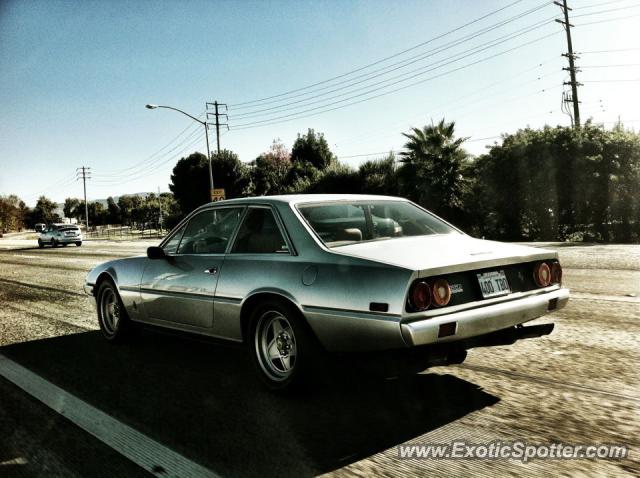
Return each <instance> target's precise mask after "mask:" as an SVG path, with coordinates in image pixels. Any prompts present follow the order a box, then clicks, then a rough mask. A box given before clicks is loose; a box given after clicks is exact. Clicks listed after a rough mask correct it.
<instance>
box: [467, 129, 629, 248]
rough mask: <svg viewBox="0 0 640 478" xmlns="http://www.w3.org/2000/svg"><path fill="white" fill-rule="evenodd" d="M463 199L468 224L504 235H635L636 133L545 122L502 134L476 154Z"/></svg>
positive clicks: (538, 237)
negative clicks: (468, 190) (469, 216)
mask: <svg viewBox="0 0 640 478" xmlns="http://www.w3.org/2000/svg"><path fill="white" fill-rule="evenodd" d="M473 176H474V177H475V179H476V180H475V183H474V186H473V189H472V192H471V193H470V196H469V197H468V198H467V199H466V201H467V204H468V205H470V207H471V208H472V209H473V215H474V216H475V217H478V218H482V220H481V221H479V222H478V225H477V226H476V230H477V231H478V232H480V233H481V234H482V235H488V236H490V237H493V238H497V239H507V240H523V239H524V240H557V239H562V240H566V239H568V240H591V241H592V240H598V241H612V240H613V241H621V242H632V241H634V240H635V241H637V240H638V239H639V238H640V220H639V216H640V198H638V194H637V191H638V190H640V135H639V134H638V133H634V132H630V131H625V130H624V128H623V127H622V126H621V125H619V126H616V127H615V128H614V129H613V130H610V131H607V130H605V129H604V128H603V127H600V126H595V125H593V124H591V123H590V122H587V123H585V124H584V125H583V126H582V127H581V128H580V129H574V128H568V127H553V128H552V127H548V126H547V127H545V128H543V129H541V130H533V129H529V128H526V129H522V130H519V131H517V132H516V133H515V134H512V135H505V136H504V138H503V141H502V144H496V145H494V146H493V147H491V149H490V150H489V152H488V153H487V154H485V155H483V156H481V157H480V158H478V159H477V161H476V162H475V164H474V166H473Z"/></svg>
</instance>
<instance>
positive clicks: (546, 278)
mask: <svg viewBox="0 0 640 478" xmlns="http://www.w3.org/2000/svg"><path fill="white" fill-rule="evenodd" d="M533 280H534V281H535V283H536V285H537V286H538V287H547V286H548V285H549V284H551V269H549V266H548V265H547V263H546V262H540V263H539V264H537V265H536V267H535V269H534V270H533Z"/></svg>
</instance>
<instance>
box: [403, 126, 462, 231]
mask: <svg viewBox="0 0 640 478" xmlns="http://www.w3.org/2000/svg"><path fill="white" fill-rule="evenodd" d="M454 132H455V122H453V121H451V122H449V123H447V122H446V121H445V120H444V118H443V119H442V120H440V122H439V123H437V124H433V123H432V124H430V125H426V126H424V127H423V128H422V129H420V128H412V129H411V132H409V133H403V136H405V137H406V138H407V140H408V141H407V142H406V144H405V145H404V147H405V149H406V151H403V152H402V153H400V157H401V159H400V162H401V163H402V166H401V167H400V169H399V171H398V173H399V176H400V179H401V187H402V192H403V194H404V195H405V196H407V197H409V198H410V199H412V200H413V201H415V202H418V203H419V204H421V205H423V206H425V207H427V208H429V209H431V210H432V211H434V212H436V213H437V214H440V215H442V216H443V217H445V218H448V219H450V220H455V219H458V218H459V216H460V214H461V207H462V194H463V189H464V179H463V176H462V169H463V165H464V160H465V159H466V158H467V156H468V155H467V153H466V151H465V150H464V149H462V143H464V142H465V141H466V140H467V139H468V138H457V139H456V138H455V135H454Z"/></svg>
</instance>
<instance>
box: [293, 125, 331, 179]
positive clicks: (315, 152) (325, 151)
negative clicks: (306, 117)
mask: <svg viewBox="0 0 640 478" xmlns="http://www.w3.org/2000/svg"><path fill="white" fill-rule="evenodd" d="M335 160H336V158H335V156H334V155H333V153H332V152H331V150H330V149H329V144H328V143H327V140H326V139H325V137H324V135H323V134H322V133H317V134H316V132H315V131H314V130H313V129H309V130H308V131H307V134H305V135H300V134H298V138H297V139H296V141H295V143H293V148H292V149H291V161H292V162H293V163H296V164H297V163H309V164H311V165H312V166H313V167H314V168H316V169H318V170H323V169H326V168H327V167H329V165H330V164H331V163H333V162H334V161H335Z"/></svg>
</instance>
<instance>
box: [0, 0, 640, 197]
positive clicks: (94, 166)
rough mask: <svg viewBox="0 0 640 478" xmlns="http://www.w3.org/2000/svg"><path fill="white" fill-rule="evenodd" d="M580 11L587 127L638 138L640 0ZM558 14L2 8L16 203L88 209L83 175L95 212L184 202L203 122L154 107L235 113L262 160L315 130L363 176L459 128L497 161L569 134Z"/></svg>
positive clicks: (5, 172)
mask: <svg viewBox="0 0 640 478" xmlns="http://www.w3.org/2000/svg"><path fill="white" fill-rule="evenodd" d="M569 6H570V7H572V8H573V10H572V11H571V12H570V16H571V23H572V24H573V25H575V27H574V28H572V38H573V45H574V50H575V51H576V52H578V53H579V58H578V59H577V65H578V66H579V67H580V69H581V71H579V72H578V81H580V82H581V83H583V85H582V86H580V87H579V99H580V101H581V102H582V103H581V116H582V119H583V121H584V120H586V119H587V118H593V120H594V121H596V122H602V123H603V124H604V125H605V127H611V126H612V124H613V123H614V122H615V121H617V120H618V118H620V119H621V120H622V122H623V123H624V124H625V125H626V126H628V127H629V128H634V129H637V128H638V127H640V95H638V93H637V91H638V87H639V86H640V33H638V32H640V0H570V1H569ZM555 18H561V10H560V8H559V7H558V6H555V5H553V3H552V2H548V1H547V2H542V1H540V0H519V1H516V0H495V1H494V0H482V1H480V0H447V1H445V0H431V1H426V0H420V1H414V0H398V1H393V2H391V1H382V0H380V1H378V0H366V1H364V0H363V1H355V0H354V1H349V0H344V1H339V0H335V1H330V0H323V1H306V0H298V1H293V0H292V1H272V0H270V1H255V2H250V1H241V0H236V1H166V2H164V1H150V0H144V1H138V2H130V1H123V0H122V1H121V0H100V1H93V0H85V1H59V0H44V1H37V0H21V1H10V0H0V194H2V195H4V194H17V195H18V196H19V197H20V198H22V199H23V200H25V202H27V204H28V205H31V206H33V205H34V204H35V202H36V200H37V198H38V197H39V196H40V195H42V194H44V195H46V196H47V197H49V198H51V199H54V200H55V201H58V202H62V201H64V199H65V198H66V197H82V192H83V191H82V182H81V181H77V180H76V168H78V167H81V166H86V167H90V168H91V179H90V180H89V181H88V182H87V196H88V198H89V199H90V200H91V199H102V198H106V197H107V196H118V195H122V194H127V193H136V192H146V191H157V190H158V189H159V190H161V191H167V190H168V183H169V181H170V174H171V169H172V168H173V166H174V165H175V163H176V161H177V160H178V159H179V158H180V157H183V156H186V155H188V154H190V153H192V152H194V151H200V152H204V151H206V146H205V140H204V128H203V126H201V125H199V124H198V123H195V122H193V121H192V120H190V119H189V118H187V117H186V116H183V115H181V114H180V113H177V112H174V111H171V110H167V109H155V110H148V109H145V107H144V106H145V104H147V103H154V104H160V105H167V106H173V107H176V108H179V109H182V110H184V111H186V112H188V113H190V114H192V115H194V116H200V115H204V113H205V111H206V106H205V104H206V103H207V102H213V101H218V102H220V103H225V104H227V105H228V110H227V111H226V112H227V114H228V121H227V120H226V118H223V120H224V121H225V122H228V125H229V130H227V129H226V127H223V128H222V136H221V139H220V141H221V147H222V148H227V149H231V150H233V151H234V152H236V153H237V154H238V155H239V157H240V159H241V160H242V161H245V162H249V161H252V160H253V159H255V158H256V157H257V156H258V155H260V154H261V153H262V152H264V151H266V150H267V149H268V148H269V146H270V144H271V143H272V141H273V140H274V139H279V140H281V141H282V142H283V143H284V144H285V145H286V146H287V147H289V148H290V147H291V146H292V144H293V142H294V141H295V139H296V137H297V135H298V134H299V133H305V132H306V131H307V129H308V128H313V129H315V130H316V131H317V132H322V133H323V134H324V135H325V137H326V138H327V141H328V142H329V145H330V147H331V148H332V150H333V151H334V153H335V154H336V155H337V156H338V157H339V158H340V160H341V161H343V162H345V163H347V164H349V165H352V166H357V165H358V164H360V163H362V162H363V161H366V160H368V159H375V158H377V157H380V156H382V155H383V154H384V153H385V152H388V151H395V152H399V151H401V150H402V146H403V144H404V137H403V136H402V134H401V133H402V132H406V131H408V130H409V128H411V127H422V126H424V125H425V124H428V123H430V122H431V121H439V120H440V119H441V118H443V117H444V118H446V120H448V121H449V120H453V121H455V122H456V134H457V135H459V136H462V137H467V138H468V140H467V141H466V142H465V145H464V146H465V148H466V149H467V150H468V151H469V152H470V153H471V154H474V155H478V154H482V153H483V152H484V151H486V148H487V145H490V144H492V143H493V142H494V141H499V140H500V138H499V137H500V135H501V134H504V133H513V132H515V131H517V130H518V129H519V128H523V127H526V126H531V127H540V126H543V125H545V124H550V125H558V124H559V125H570V122H571V119H570V117H569V116H568V115H566V114H565V113H563V112H562V111H561V94H562V90H563V88H567V87H566V86H563V82H565V81H567V80H568V74H567V72H566V71H563V70H562V68H563V67H566V66H567V60H566V58H564V57H562V56H561V54H562V53H565V52H566V51H567V44H566V36H565V32H564V30H563V27H562V26H561V25H560V24H559V23H557V22H555V21H554V19H555ZM314 85H315V86H314ZM222 110H223V108H222V107H221V111H222ZM202 117H204V116H202ZM210 134H211V145H212V149H213V148H215V129H211V130H210Z"/></svg>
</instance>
